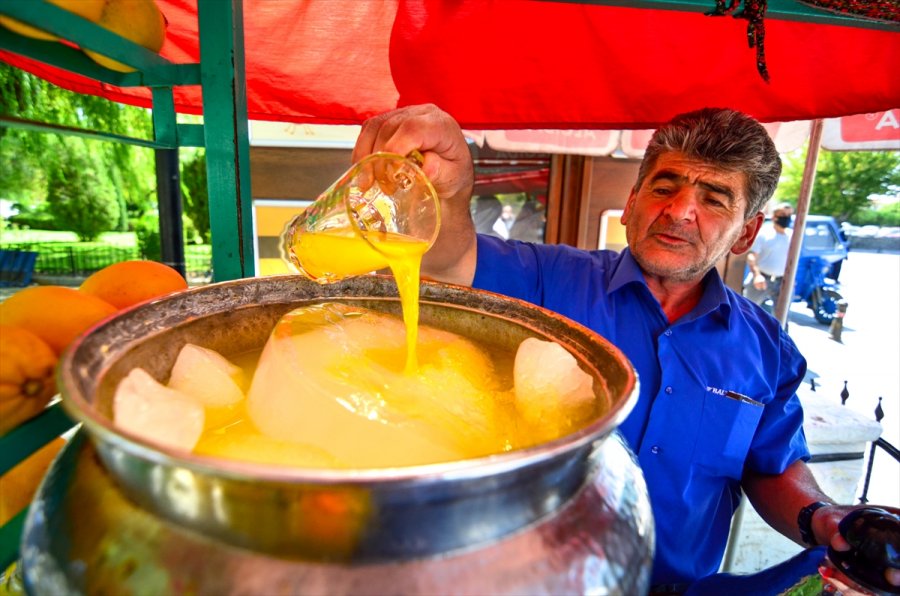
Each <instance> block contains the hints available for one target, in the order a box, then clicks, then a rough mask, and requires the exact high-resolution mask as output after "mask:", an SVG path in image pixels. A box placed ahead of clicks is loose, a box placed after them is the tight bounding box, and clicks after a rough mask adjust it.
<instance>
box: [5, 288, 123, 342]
mask: <svg viewBox="0 0 900 596" xmlns="http://www.w3.org/2000/svg"><path fill="white" fill-rule="evenodd" d="M116 312H118V310H117V309H116V307H115V306H113V305H112V304H110V303H108V302H105V301H103V300H101V299H100V298H97V297H96V296H91V295H90V294H85V293H84V292H79V291H78V290H76V289H74V288H66V287H63V286H32V287H30V288H25V289H24V290H21V291H19V292H16V293H15V294H13V295H12V296H10V297H9V298H7V299H6V300H4V301H3V302H2V303H0V325H12V326H14V327H23V328H25V329H27V330H29V331H31V332H32V333H34V334H35V335H37V336H38V337H40V338H41V339H42V340H44V341H45V342H47V345H48V346H50V347H51V348H52V349H53V351H54V352H56V354H57V355H59V354H61V353H62V351H63V350H64V349H65V348H66V346H68V345H69V344H70V343H72V340H73V339H75V338H76V337H78V336H79V335H81V334H82V333H83V332H85V331H86V330H87V329H88V328H89V327H91V326H92V325H94V323H97V322H99V321H101V320H103V319H105V318H106V317H109V316H111V315H114V314H115V313H116Z"/></svg>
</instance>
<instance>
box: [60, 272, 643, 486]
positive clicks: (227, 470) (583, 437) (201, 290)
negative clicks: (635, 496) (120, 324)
mask: <svg viewBox="0 0 900 596" xmlns="http://www.w3.org/2000/svg"><path fill="white" fill-rule="evenodd" d="M364 277H365V278H367V279H365V280H363V281H362V282H360V281H359V280H361V279H363V278H354V279H351V280H347V281H345V282H341V283H339V284H332V285H330V286H317V285H315V284H313V286H315V288H316V289H318V290H321V294H322V295H321V298H328V297H335V296H345V295H342V294H340V292H341V291H342V290H344V289H347V288H353V287H355V286H358V285H362V286H363V287H369V286H373V287H374V286H377V287H382V286H387V289H389V290H390V289H391V288H395V287H396V286H393V285H392V284H393V278H391V277H390V276H383V275H370V276H364ZM297 283H312V282H308V280H306V279H305V278H303V277H302V276H294V275H284V276H273V277H268V278H243V279H238V280H232V281H225V282H218V283H214V284H209V285H206V286H201V287H195V288H191V289H188V290H185V291H182V292H178V293H176V294H171V295H169V296H164V297H161V298H158V299H155V300H151V301H148V302H145V303H142V304H140V305H136V306H134V307H132V308H129V309H127V310H124V311H121V312H119V313H116V314H115V315H112V316H111V317H109V318H107V319H105V320H103V321H100V322H98V323H97V324H96V325H94V326H93V327H91V328H90V329H89V330H88V331H86V332H85V333H84V334H82V335H81V336H79V337H78V338H77V339H76V340H75V341H74V342H73V343H72V344H71V345H70V346H69V347H68V348H67V349H66V351H65V352H64V353H63V355H62V357H61V358H60V362H59V364H58V366H57V381H58V384H59V386H60V387H61V389H62V393H63V400H62V404H63V408H64V409H65V411H66V412H67V413H68V414H69V415H70V416H72V417H73V418H74V419H75V420H76V422H80V423H82V424H83V426H84V428H85V429H86V430H87V432H88V435H89V436H90V437H91V438H92V439H93V440H94V441H99V442H101V443H105V444H108V445H111V446H113V447H115V448H117V449H119V450H121V451H123V452H125V453H128V454H130V455H132V456H135V457H137V458H139V459H142V460H146V461H149V462H152V463H154V464H161V465H165V466H178V467H183V468H188V469H190V470H192V471H195V472H199V473H202V474H209V475H214V476H217V477H225V478H229V479H232V480H236V481H243V482H270V483H278V484H283V483H290V484H294V483H302V484H310V485H334V484H343V485H360V486H365V485H373V484H378V485H385V484H389V485H415V484H421V483H431V482H435V481H441V482H443V481H453V480H466V479H474V478H481V477H487V476H494V475H498V474H504V473H506V472H509V471H513V470H516V469H520V468H523V467H529V466H531V465H534V464H538V463H540V462H546V461H550V460H554V459H557V458H560V457H564V456H565V455H566V454H570V453H572V452H575V451H578V450H579V449H580V448H582V447H585V446H588V445H589V444H591V443H592V442H594V441H598V440H600V439H603V438H605V437H606V436H607V435H608V434H609V433H610V432H612V431H613V430H614V429H615V428H616V426H617V425H618V424H619V423H620V422H621V421H622V420H624V418H625V417H626V416H627V415H628V413H629V412H630V411H631V409H632V408H633V407H634V403H635V402H636V399H637V387H638V379H637V375H636V373H635V372H634V368H633V367H632V366H631V364H630V363H629V361H628V360H627V358H626V357H625V356H624V355H623V354H622V353H621V352H620V351H619V350H618V349H617V348H615V347H614V346H612V344H610V343H609V342H608V341H607V340H606V339H604V338H603V337H602V336H600V335H599V334H597V333H596V332H594V331H592V330H590V329H588V328H586V327H584V326H582V325H580V324H578V323H575V322H573V321H571V320H569V319H567V318H565V317H562V316H561V315H559V314H557V313H554V312H552V311H550V310H547V309H544V308H542V307H539V306H536V305H533V304H530V303H526V302H523V301H521V300H517V299H514V298H510V297H507V296H501V295H499V294H494V293H491V292H486V291H483V290H477V289H472V288H468V287H462V286H455V285H452V284H444V283H439V282H433V281H425V280H423V281H422V282H421V288H420V296H421V300H422V302H423V303H426V302H432V303H435V302H436V303H438V304H440V305H441V306H447V307H451V308H470V307H466V306H464V305H462V304H457V303H454V302H447V301H445V300H446V298H447V297H448V296H449V297H451V298H457V297H459V296H460V295H463V294H466V295H472V294H473V293H474V294H475V295H480V296H481V297H482V298H483V299H484V300H485V301H491V302H497V301H500V302H503V303H506V304H508V305H511V306H512V307H513V308H514V309H517V310H522V311H523V312H528V313H532V314H534V316H535V317H536V318H539V319H546V320H556V321H558V322H562V323H564V324H565V325H566V326H568V327H571V328H573V329H576V330H577V331H578V332H579V333H580V334H582V335H584V336H585V337H587V338H590V340H592V341H595V342H598V343H599V344H601V345H602V346H603V347H604V348H605V349H606V350H607V351H608V352H609V353H610V354H611V355H612V356H613V357H614V358H615V359H616V360H617V361H618V363H620V364H621V365H623V366H622V367H623V368H624V369H625V370H626V371H627V374H628V379H627V381H626V384H625V385H626V386H625V390H624V391H623V393H625V394H626V397H625V398H622V399H618V400H616V401H614V402H613V403H612V404H611V407H610V409H609V411H607V412H606V414H604V415H603V416H601V417H600V418H599V419H597V420H596V421H594V422H592V423H591V424H589V425H588V426H586V427H584V428H582V429H581V430H579V431H577V432H575V433H572V434H569V435H566V436H563V437H560V438H558V439H556V440H553V441H550V442H546V443H542V444H539V445H535V446H533V447H528V448H523V449H517V450H514V451H510V452H506V453H500V454H494V455H489V456H485V457H479V458H472V459H465V460H459V461H454V462H444V463H435V464H425V465H415V466H403V467H396V468H373V469H340V470H327V469H320V468H303V467H285V466H277V465H269V464H257V463H251V462H241V461H236V460H226V459H219V458H213V457H207V456H201V455H196V454H193V453H184V452H181V451H177V450H173V449H169V448H166V447H164V446H157V445H154V444H152V443H150V442H148V441H145V440H144V439H142V438H140V437H137V436H135V435H132V434H129V433H126V432H123V431H120V430H118V429H116V428H115V427H114V425H113V423H112V421H111V420H109V419H108V418H107V417H106V416H103V415H101V414H100V413H99V412H98V411H97V409H96V408H95V407H94V406H93V405H92V404H91V403H90V402H88V400H87V399H86V398H85V397H84V396H83V395H82V394H81V391H80V389H79V385H78V382H77V379H76V378H75V377H76V375H75V372H74V370H73V369H74V368H75V360H76V358H77V356H78V355H79V354H80V353H81V352H82V351H84V350H86V349H90V347H91V346H89V342H90V339H91V338H92V337H96V336H97V335H98V334H101V333H102V332H103V331H104V330H109V329H110V328H111V327H112V326H113V325H115V324H116V323H117V321H121V320H122V319H123V318H125V317H135V316H139V315H141V313H149V312H155V311H159V310H162V309H165V308H166V306H167V305H169V304H171V303H174V302H175V301H184V300H186V299H188V298H190V297H195V298H196V297H198V296H202V295H205V294H211V293H213V292H218V293H227V292H228V291H229V290H232V289H239V288H241V287H243V286H247V285H259V286H261V287H267V286H273V287H274V285H276V284H285V285H287V284H297ZM438 294H440V295H441V297H442V298H443V300H435V299H434V298H433V297H434V296H437V295H438ZM259 297H260V298H261V299H262V300H265V298H266V293H265V292H260V293H259ZM345 297H349V298H369V297H371V298H376V299H384V300H397V298H396V293H394V294H393V296H391V295H389V294H385V295H382V296H375V295H372V296H369V295H365V294H353V295H346V296H345ZM311 299H313V300H315V299H316V297H313V298H311ZM271 303H272V304H275V303H277V301H275V300H273V301H272V302H271ZM262 304H263V303H258V305H262ZM251 305H252V304H247V305H246V306H251ZM220 312H225V310H224V309H223V310H222V311H220ZM508 320H510V321H511V322H514V323H517V324H520V325H525V326H526V327H527V326H528V325H527V322H523V321H517V320H514V319H511V318H509V319H508ZM139 341H141V339H140V338H133V339H131V340H127V341H126V342H125V343H124V344H117V345H116V347H115V349H116V350H117V351H121V352H124V351H126V349H125V347H124V346H130V345H134V344H136V342H139ZM105 370H106V369H104V371H101V373H100V375H98V376H102V374H103V372H105Z"/></svg>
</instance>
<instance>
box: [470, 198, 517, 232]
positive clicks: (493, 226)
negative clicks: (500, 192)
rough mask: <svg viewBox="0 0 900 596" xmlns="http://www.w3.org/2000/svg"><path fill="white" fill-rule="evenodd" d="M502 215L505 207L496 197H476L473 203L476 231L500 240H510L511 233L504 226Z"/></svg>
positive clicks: (473, 218)
mask: <svg viewBox="0 0 900 596" xmlns="http://www.w3.org/2000/svg"><path fill="white" fill-rule="evenodd" d="M502 213H503V205H502V204H501V203H500V199H498V198H497V197H496V196H495V195H483V196H478V197H475V199H474V200H473V201H472V220H473V221H474V223H475V231H476V232H478V233H479V234H488V235H490V236H496V237H498V238H509V231H508V230H507V229H506V226H505V225H503V220H502V219H501V217H500V216H501V214H502Z"/></svg>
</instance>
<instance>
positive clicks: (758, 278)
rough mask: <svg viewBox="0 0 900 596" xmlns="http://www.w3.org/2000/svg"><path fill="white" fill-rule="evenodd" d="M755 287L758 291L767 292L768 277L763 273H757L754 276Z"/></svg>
mask: <svg viewBox="0 0 900 596" xmlns="http://www.w3.org/2000/svg"><path fill="white" fill-rule="evenodd" d="M753 287H754V288H756V289H757V290H765V289H766V276H765V275H763V274H762V273H757V274H756V275H754V276H753Z"/></svg>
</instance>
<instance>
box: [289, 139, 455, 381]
mask: <svg viewBox="0 0 900 596" xmlns="http://www.w3.org/2000/svg"><path fill="white" fill-rule="evenodd" d="M421 163H422V156H421V155H420V154H419V153H418V152H413V153H412V154H410V155H409V156H406V157H404V156H402V155H397V154H392V153H374V154H372V155H370V156H368V157H366V158H364V159H363V160H361V161H360V162H359V163H357V164H355V165H354V166H353V167H351V168H350V170H348V171H347V173H345V174H344V175H343V176H342V177H341V178H340V179H339V180H338V181H337V182H335V183H334V184H333V185H332V186H331V187H330V188H329V189H328V190H326V191H325V192H324V193H322V194H321V195H320V196H319V198H318V199H316V201H315V202H314V203H313V204H312V205H310V206H309V207H307V208H306V209H305V210H304V211H303V212H302V213H301V214H300V215H298V216H297V217H295V218H294V219H293V220H292V221H290V222H289V223H288V225H287V227H286V228H285V231H284V233H283V234H282V245H281V246H282V255H283V257H284V259H285V260H286V261H287V262H288V263H289V264H291V265H292V266H293V267H294V268H295V269H296V270H297V271H299V272H300V273H302V274H303V275H305V276H307V277H309V278H310V279H312V280H314V281H316V282H318V283H333V282H336V281H340V280H342V279H346V278H348V277H352V276H355V275H362V274H365V273H370V272H373V271H378V270H380V269H384V268H385V267H390V269H391V271H392V272H393V274H394V277H395V279H396V281H397V288H398V290H399V293H400V300H401V305H402V307H403V320H404V323H405V324H406V328H407V340H408V350H407V352H408V354H407V361H406V370H407V371H409V372H412V371H415V369H416V367H417V364H416V353H415V345H416V327H417V324H418V318H419V317H418V306H419V270H420V266H421V262H422V255H424V254H425V252H426V251H427V250H428V249H429V248H430V247H431V245H432V244H433V243H434V240H435V238H436V237H437V233H438V230H439V228H440V208H439V203H438V198H437V193H436V192H435V190H434V187H433V186H432V185H431V182H430V181H429V180H428V178H427V177H426V176H425V174H424V173H423V172H422V170H421V168H420V167H419V166H420V164H421Z"/></svg>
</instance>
